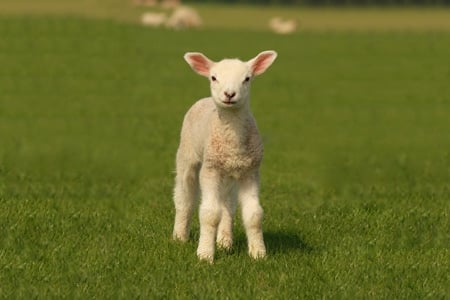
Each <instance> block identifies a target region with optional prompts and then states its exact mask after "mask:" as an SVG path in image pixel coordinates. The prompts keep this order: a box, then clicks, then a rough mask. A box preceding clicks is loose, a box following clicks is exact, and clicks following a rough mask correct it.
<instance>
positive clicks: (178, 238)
mask: <svg viewBox="0 0 450 300" xmlns="http://www.w3.org/2000/svg"><path fill="white" fill-rule="evenodd" d="M172 238H173V240H174V241H180V242H187V241H188V240H189V235H188V234H179V233H176V232H174V233H173V235H172Z"/></svg>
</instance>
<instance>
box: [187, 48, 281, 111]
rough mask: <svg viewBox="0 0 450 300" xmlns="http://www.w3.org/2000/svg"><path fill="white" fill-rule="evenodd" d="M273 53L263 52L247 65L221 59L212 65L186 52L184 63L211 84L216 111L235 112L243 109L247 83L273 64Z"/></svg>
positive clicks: (203, 57) (235, 60)
mask: <svg viewBox="0 0 450 300" xmlns="http://www.w3.org/2000/svg"><path fill="white" fill-rule="evenodd" d="M276 57H277V53H276V52H275V51H263V52H261V53H259V54H258V55H257V56H255V57H254V58H252V59H250V60H249V61H247V62H242V61H240V60H239V59H224V60H221V61H219V62H217V63H216V62H214V61H212V60H210V59H209V58H208V57H206V56H205V55H203V54H202V53H199V52H188V53H186V54H185V55H184V59H185V60H186V62H187V63H188V64H189V65H190V66H191V68H192V69H193V70H194V71H195V72H197V73H198V74H200V75H202V76H206V77H208V78H209V80H210V82H211V95H212V98H213V99H214V102H215V103H216V105H217V106H218V107H222V108H239V107H243V106H245V105H247V103H248V99H249V94H250V81H251V80H252V78H253V77H254V76H258V75H260V74H262V73H264V72H265V71H266V70H267V68H268V67H270V65H271V64H272V63H273V61H274V60H275V58H276Z"/></svg>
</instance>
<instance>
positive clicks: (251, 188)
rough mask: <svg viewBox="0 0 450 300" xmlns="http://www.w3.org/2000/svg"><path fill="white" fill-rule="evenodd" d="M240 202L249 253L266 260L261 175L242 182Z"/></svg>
mask: <svg viewBox="0 0 450 300" xmlns="http://www.w3.org/2000/svg"><path fill="white" fill-rule="evenodd" d="M239 202H240V203H241V207H242V220H243V222H244V226H245V231H246V233H247V240H248V253H249V255H250V256H251V257H252V258H255V259H258V258H264V257H265V256H266V246H265V245H264V238H263V232H262V220H263V214H264V212H263V209H262V207H261V205H260V204H259V175H258V173H257V172H255V173H254V174H251V175H249V176H247V177H245V178H242V179H241V181H240V188H239Z"/></svg>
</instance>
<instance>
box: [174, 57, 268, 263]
mask: <svg viewBox="0 0 450 300" xmlns="http://www.w3.org/2000/svg"><path fill="white" fill-rule="evenodd" d="M276 57H277V53H276V52H275V51H264V52H261V53H259V54H258V55H257V56H256V57H254V58H253V59H251V60H249V61H247V62H243V61H240V60H238V59H223V60H221V61H220V62H213V61H211V60H210V59H209V58H208V57H206V56H205V55H203V54H202V53H197V52H188V53H186V54H185V55H184V59H185V60H186V61H187V63H188V64H189V65H190V66H191V67H192V69H193V70H194V71H195V72H197V73H198V74H200V75H203V76H206V77H208V78H209V80H210V89H211V97H208V98H204V99H201V100H199V101H197V102H196V103H195V104H194V105H193V106H192V107H191V108H190V109H189V110H188V112H187V113H186V115H185V117H184V121H183V126H182V129H181V138H180V145H179V148H178V151H177V156H176V178H175V189H174V203H175V211H176V212H175V224H174V230H173V238H174V239H175V240H180V241H187V240H188V238H189V227H190V221H191V217H192V212H193V209H194V206H195V199H196V197H197V195H198V194H199V193H200V194H201V203H200V208H199V221H200V238H199V243H198V248H197V256H198V258H199V259H200V260H205V261H208V262H210V263H212V262H213V260H214V252H215V242H217V245H218V246H219V247H221V248H223V249H225V250H230V249H231V247H232V244H233V234H232V227H233V218H234V215H235V210H236V206H237V204H238V203H239V204H240V206H241V209H242V220H243V223H244V227H245V231H246V235H247V241H248V252H249V255H250V256H251V257H252V258H254V259H260V258H264V257H265V256H266V247H265V244H264V239H263V232H262V219H263V209H262V207H261V205H260V202H259V166H260V163H261V160H262V157H263V146H262V141H261V137H260V135H259V133H258V128H257V126H256V121H255V119H254V117H253V115H252V113H251V112H250V107H249V106H250V105H249V98H250V83H251V81H252V80H253V78H254V77H255V76H257V75H260V74H262V73H263V72H265V71H266V70H267V68H268V67H269V66H270V65H271V64H272V63H273V61H274V60H275V58H276Z"/></svg>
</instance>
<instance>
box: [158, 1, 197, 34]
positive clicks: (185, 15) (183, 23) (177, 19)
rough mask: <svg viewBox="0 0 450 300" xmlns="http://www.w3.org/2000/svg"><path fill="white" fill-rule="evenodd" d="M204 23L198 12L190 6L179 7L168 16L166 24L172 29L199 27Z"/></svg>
mask: <svg viewBox="0 0 450 300" xmlns="http://www.w3.org/2000/svg"><path fill="white" fill-rule="evenodd" d="M201 25H202V19H201V17H200V15H199V14H198V12H197V11H196V10H195V9H194V8H192V7H188V6H180V7H177V8H176V9H175V10H174V11H173V13H172V15H171V16H170V17H169V18H168V20H167V22H166V26H167V27H169V28H172V29H187V28H197V27H200V26H201Z"/></svg>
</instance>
